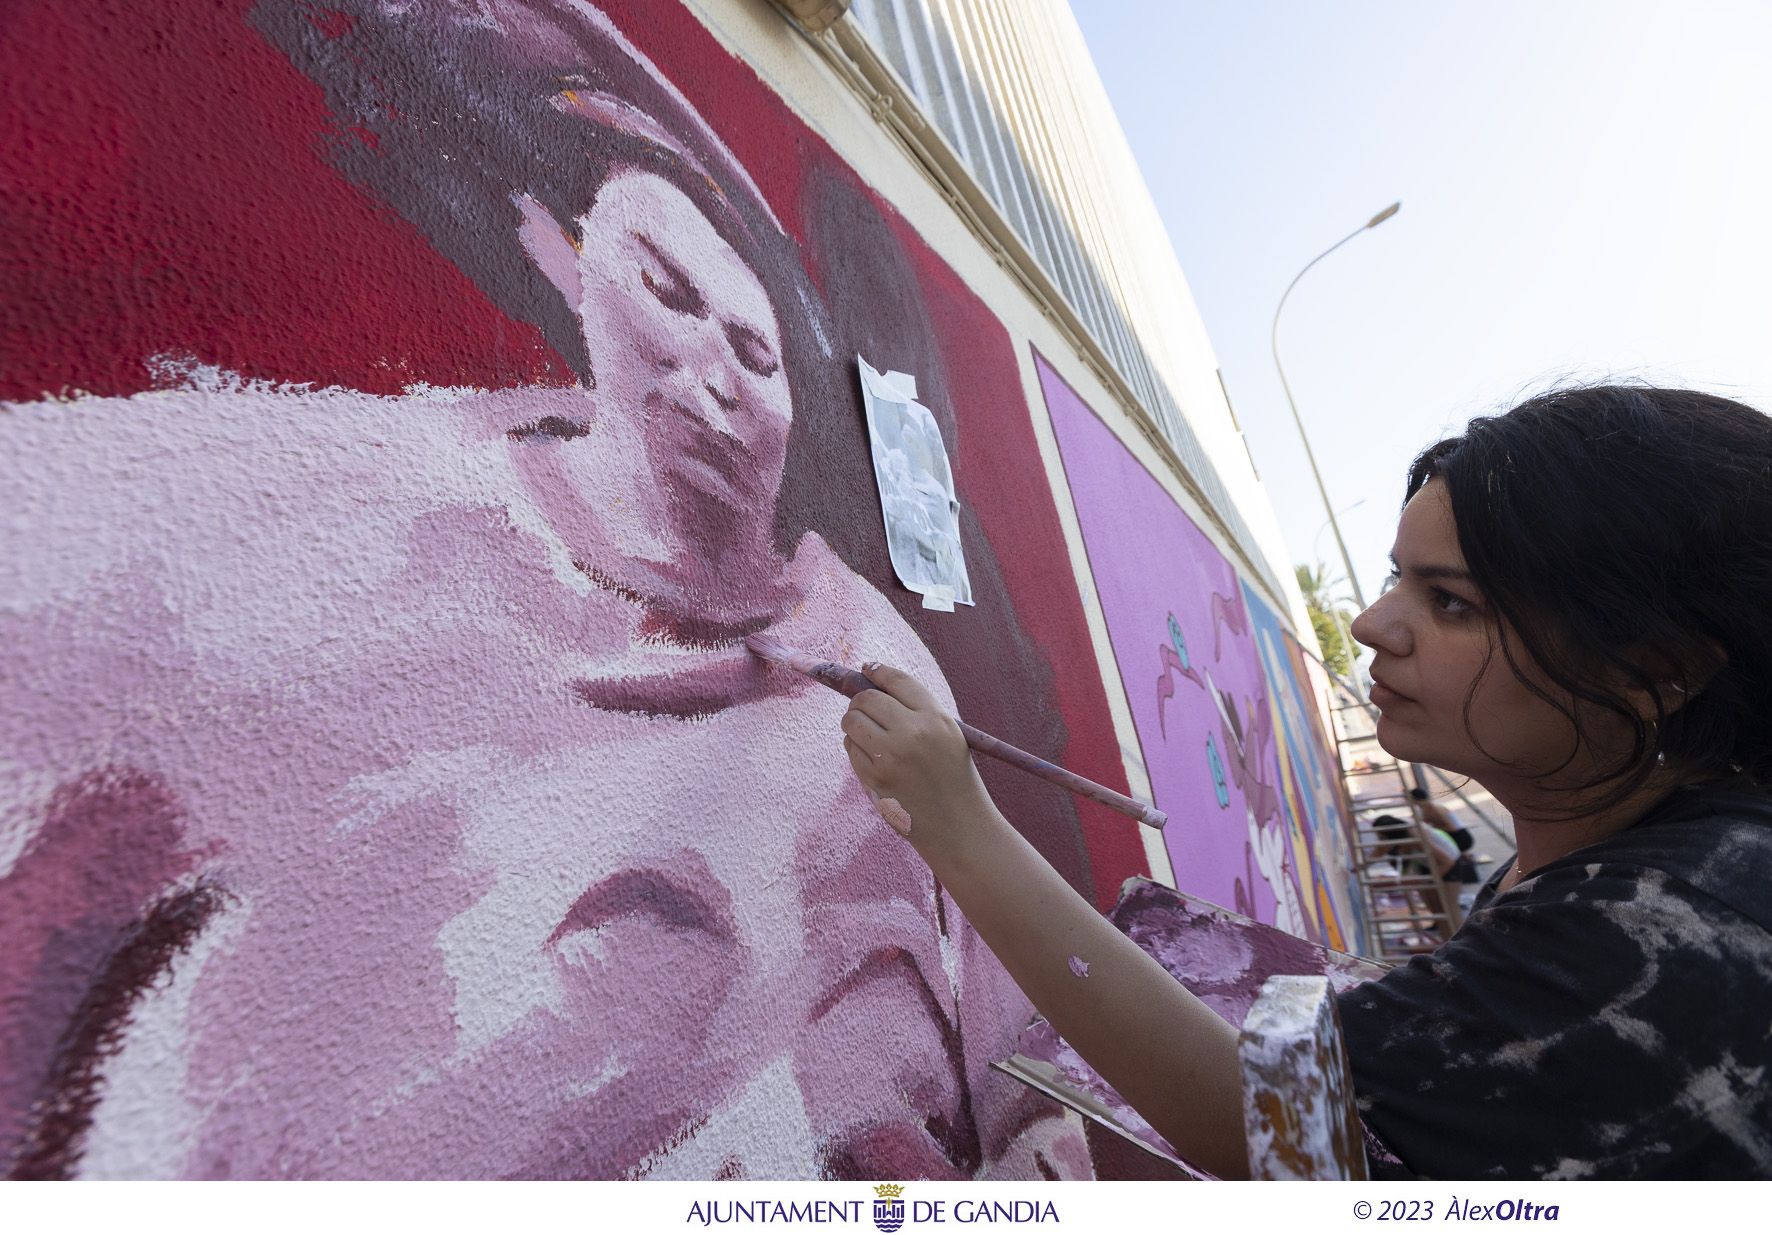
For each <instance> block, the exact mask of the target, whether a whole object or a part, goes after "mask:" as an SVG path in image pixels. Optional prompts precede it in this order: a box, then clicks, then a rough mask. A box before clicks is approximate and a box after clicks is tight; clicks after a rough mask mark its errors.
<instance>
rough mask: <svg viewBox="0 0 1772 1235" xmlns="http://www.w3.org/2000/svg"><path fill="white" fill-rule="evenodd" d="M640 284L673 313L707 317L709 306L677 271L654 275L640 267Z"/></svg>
mask: <svg viewBox="0 0 1772 1235" xmlns="http://www.w3.org/2000/svg"><path fill="white" fill-rule="evenodd" d="M640 282H641V283H643V284H645V285H646V290H647V291H649V292H651V293H652V294H653V296H654V297H656V298H657V300H658V303H660V304H662V305H663V306H664V307H665V308H667V309H669V310H671V311H672V312H673V313H681V314H683V315H684V316H686V317H706V316H707V315H708V306H707V303H706V302H705V301H703V300H702V298H701V293H700V292H698V291H696V290H695V287H694V285H693V284H691V283H690V282H689V281H688V280H686V279H684V278H683V277H681V275H680V274H679V273H678V272H676V271H670V272H667V273H665V274H654V273H653V272H652V271H651V270H648V269H647V268H646V267H644V266H642V267H640Z"/></svg>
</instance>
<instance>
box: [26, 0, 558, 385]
mask: <svg viewBox="0 0 1772 1235" xmlns="http://www.w3.org/2000/svg"><path fill="white" fill-rule="evenodd" d="M251 7H252V5H251V2H250V0H155V2H154V3H153V4H131V3H127V2H126V0H92V2H90V3H83V4H64V3H60V2H59V0H15V2H14V3H10V4H8V5H7V7H6V17H5V25H6V37H5V38H4V39H0V115H5V116H6V117H8V121H7V123H6V124H5V125H0V235H4V236H6V237H8V241H7V243H6V245H5V246H4V248H5V251H4V255H3V256H0V398H5V399H11V400H15V401H24V400H30V399H36V398H39V397H41V396H42V395H43V394H44V393H46V392H48V393H56V392H61V391H66V390H79V391H87V392H90V393H93V394H102V395H114V394H131V393H134V392H136V391H139V390H145V389H149V388H151V387H152V386H154V385H155V384H156V383H155V382H154V380H153V378H152V377H151V375H150V373H149V370H148V368H147V365H146V363H145V362H146V361H147V360H148V359H149V358H150V357H153V356H156V355H160V354H164V353H171V354H174V355H181V356H182V355H194V356H195V357H196V358H197V359H198V360H199V361H202V362H205V363H208V364H214V365H219V366H221V367H223V368H226V369H231V370H234V371H236V372H239V373H243V374H246V375H248V376H254V377H264V378H274V379H280V380H286V381H311V382H317V383H321V384H330V385H341V386H350V387H354V388H356V389H359V390H367V391H371V392H375V393H391V392H395V391H398V390H399V389H401V388H402V387H403V386H405V385H407V384H408V383H411V382H415V381H425V382H430V383H433V384H437V385H445V384H464V385H478V386H486V387H500V386H510V385H517V384H521V383H529V382H546V383H565V382H567V381H570V380H571V379H570V375H569V373H568V372H567V370H566V368H565V366H564V364H563V363H562V362H561V361H560V360H559V358H558V357H557V356H555V355H554V353H553V352H552V351H551V350H550V349H549V348H547V346H546V345H545V344H544V343H543V342H542V339H541V336H540V333H539V332H538V331H537V330H535V328H534V327H532V326H528V325H525V324H522V323H519V322H515V321H512V320H511V319H510V318H508V317H506V316H504V315H503V314H501V313H499V312H498V311H497V310H496V309H495V308H494V307H493V306H492V304H491V303H490V302H489V301H488V300H487V298H486V297H485V296H484V295H483V294H482V293H481V292H480V291H479V289H478V288H476V287H475V286H474V285H473V284H472V283H471V282H470V281H469V280H468V279H467V278H466V277H465V276H464V275H462V273H461V272H460V271H458V270H457V269H456V268H455V267H454V266H452V265H450V264H449V263H448V262H447V261H445V260H443V259H442V258H441V257H439V256H438V255H437V254H436V252H435V251H434V250H433V249H432V248H431V247H430V246H429V245H428V244H427V243H426V242H425V241H424V240H423V238H422V237H420V236H419V235H418V233H417V232H416V231H415V230H414V229H413V228H411V227H409V226H407V225H406V224H405V223H403V222H401V221H400V220H399V219H398V218H396V217H395V216H394V215H393V214H392V213H391V212H389V211H388V210H386V209H385V208H383V207H381V206H380V205H378V204H377V203H376V202H374V201H373V200H371V199H370V198H369V197H368V196H366V195H365V194H364V193H362V192H360V191H359V190H358V189H356V188H355V187H353V186H352V185H350V184H348V183H347V182H346V181H345V180H343V179H342V178H341V177H340V176H339V175H337V174H336V173H335V172H334V171H333V170H332V169H331V167H330V166H328V164H327V161H326V154H327V148H328V146H329V145H330V144H332V143H338V142H353V141H361V140H363V137H362V136H361V135H357V134H352V133H349V132H344V131H341V130H340V129H339V127H338V126H337V125H336V124H335V122H334V121H333V119H332V118H331V116H330V115H329V114H328V112H327V110H326V105H325V101H324V99H323V98H322V95H321V92H320V90H319V88H318V87H316V86H315V85H313V84H312V83H311V82H309V81H307V80H306V79H305V78H303V77H302V76H301V75H300V74H298V73H297V72H296V71H295V70H294V69H293V68H292V67H291V65H290V63H289V61H288V59H287V58H285V57H284V56H282V55H280V54H279V53H278V52H277V51H276V50H274V49H273V48H272V47H270V46H269V45H268V44H267V43H266V42H265V40H264V39H263V38H262V37H261V36H260V35H259V34H258V33H257V32H256V31H255V30H253V29H252V27H251V26H250V25H249V24H248V23H247V20H246V17H247V14H248V12H249V11H250V9H251Z"/></svg>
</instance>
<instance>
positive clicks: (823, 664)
mask: <svg viewBox="0 0 1772 1235" xmlns="http://www.w3.org/2000/svg"><path fill="white" fill-rule="evenodd" d="M744 642H745V646H746V647H748V648H750V650H751V651H752V652H753V653H754V654H756V655H757V656H759V657H761V658H762V659H764V660H766V661H768V662H769V663H770V664H772V665H781V666H782V667H783V668H787V669H792V670H794V671H795V672H797V673H803V674H805V675H806V676H807V677H809V678H811V679H812V680H813V681H815V682H822V683H824V684H825V685H826V686H828V687H830V688H831V689H832V690H834V691H838V692H840V693H842V694H845V695H848V696H849V697H850V698H851V699H853V698H854V697H855V696H856V695H859V694H860V693H861V692H862V691H864V690H878V689H879V687H877V686H875V685H874V684H873V683H872V682H870V681H868V678H867V675H866V674H864V673H862V672H860V671H859V670H856V669H851V668H849V667H848V666H847V665H839V664H837V663H836V662H835V661H830V660H819V659H818V658H817V657H816V656H811V655H809V654H807V653H805V652H798V651H795V650H794V649H793V648H791V647H788V646H787V645H786V644H784V643H781V642H779V641H778V640H775V639H771V638H770V637H769V636H768V635H751V636H750V637H748V638H747V639H746V640H745V641H744ZM959 724H960V732H961V733H963V734H965V735H966V745H968V746H970V747H971V748H972V749H973V750H975V751H977V752H978V753H979V754H981V755H989V756H991V758H993V759H1001V760H1002V761H1003V762H1004V763H1007V764H1008V765H1009V766H1011V767H1016V768H1020V769H1021V770H1022V771H1024V772H1032V773H1033V774H1034V775H1035V776H1038V777H1039V778H1040V779H1041V780H1048V781H1051V782H1052V783H1053V784H1055V785H1058V786H1060V787H1061V788H1064V789H1069V790H1070V791H1071V792H1072V793H1075V794H1080V795H1081V796H1083V797H1086V798H1088V799H1089V800H1090V801H1091V802H1100V803H1101V804H1102V805H1103V806H1108V807H1112V808H1113V809H1114V810H1117V811H1119V812H1120V813H1121V814H1122V815H1126V816H1128V817H1130V818H1132V819H1136V820H1138V822H1140V823H1142V824H1144V825H1145V826H1146V827H1151V828H1161V827H1162V826H1163V825H1164V824H1166V823H1168V822H1169V816H1168V815H1165V814H1164V813H1163V812H1162V811H1160V810H1158V809H1157V808H1156V807H1154V806H1147V805H1145V803H1143V802H1140V801H1139V800H1138V799H1137V798H1129V797H1127V796H1126V795H1125V794H1123V793H1116V792H1115V791H1114V790H1112V789H1109V788H1108V787H1107V786H1106V785H1098V784H1096V783H1095V782H1094V781H1092V780H1090V779H1089V778H1088V777H1086V776H1078V775H1077V774H1076V773H1075V772H1072V771H1070V770H1069V769H1068V768H1061V767H1059V766H1058V765H1057V764H1056V763H1052V762H1049V761H1048V760H1045V759H1042V758H1040V756H1038V755H1033V754H1029V753H1028V752H1027V751H1025V750H1023V749H1021V747H1019V746H1011V745H1009V743H1007V742H1005V741H1003V740H1002V739H1001V738H994V737H992V736H991V735H990V734H988V733H986V732H985V731H984V730H982V729H974V728H973V727H972V726H971V725H969V724H967V723H966V722H965V721H960V722H959Z"/></svg>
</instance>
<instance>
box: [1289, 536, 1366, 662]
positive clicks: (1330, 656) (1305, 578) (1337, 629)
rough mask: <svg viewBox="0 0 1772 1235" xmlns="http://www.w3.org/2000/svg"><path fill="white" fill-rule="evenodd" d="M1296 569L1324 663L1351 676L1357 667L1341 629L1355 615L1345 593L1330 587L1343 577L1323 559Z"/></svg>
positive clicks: (1299, 587)
mask: <svg viewBox="0 0 1772 1235" xmlns="http://www.w3.org/2000/svg"><path fill="white" fill-rule="evenodd" d="M1293 571H1294V572H1295V573H1296V575H1297V578H1298V590H1299V591H1300V592H1303V593H1304V607H1305V609H1306V610H1308V611H1309V613H1310V615H1311V629H1312V630H1314V631H1316V633H1317V646H1318V647H1319V648H1320V649H1321V650H1322V653H1323V663H1324V664H1325V665H1327V666H1328V667H1329V669H1330V671H1331V672H1333V673H1337V674H1339V675H1340V676H1342V677H1347V676H1348V675H1349V674H1350V673H1351V672H1352V671H1353V656H1352V654H1351V653H1352V649H1351V648H1349V647H1348V645H1347V643H1346V641H1345V640H1343V639H1342V637H1341V630H1342V623H1345V622H1348V621H1350V620H1351V615H1350V614H1349V613H1348V612H1347V610H1346V609H1344V608H1342V605H1343V604H1344V603H1345V601H1344V600H1343V599H1342V598H1341V597H1338V596H1332V595H1330V589H1331V588H1333V587H1334V586H1335V585H1336V584H1337V583H1339V582H1340V580H1339V579H1332V578H1330V576H1329V568H1328V567H1327V566H1325V565H1323V563H1321V562H1318V563H1317V564H1316V565H1315V566H1295V567H1293ZM1337 617H1339V618H1340V622H1337V620H1336V619H1337Z"/></svg>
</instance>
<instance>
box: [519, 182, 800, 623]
mask: <svg viewBox="0 0 1772 1235" xmlns="http://www.w3.org/2000/svg"><path fill="white" fill-rule="evenodd" d="M520 204H521V205H522V208H523V212H524V217H525V222H524V225H523V242H524V245H525V247H526V248H527V249H528V251H529V252H530V253H531V255H532V256H533V258H534V259H535V261H536V263H537V265H538V266H539V268H540V269H541V270H542V271H543V273H545V274H546V275H547V276H548V277H549V278H550V280H552V281H553V282H554V284H555V286H556V287H557V288H558V289H559V291H560V293H561V294H562V295H563V296H564V297H565V298H566V300H567V303H568V304H569V305H571V306H574V307H575V308H576V309H577V313H578V317H579V320H580V323H581V325H582V329H583V332H584V339H585V343H586V346H587V349H588V351H589V353H590V357H591V364H592V366H593V373H594V378H593V379H592V382H591V383H590V385H589V388H588V390H587V391H586V398H585V407H584V411H583V414H582V416H571V417H561V418H555V419H553V420H544V421H537V422H531V423H530V424H528V425H526V426H519V427H517V428H515V429H514V430H513V431H512V433H511V436H512V439H513V441H514V443H515V445H514V451H515V453H516V456H517V460H518V468H519V471H520V473H521V475H522V476H523V478H524V481H525V483H526V484H527V485H528V486H529V488H530V489H531V491H532V492H533V493H534V494H535V496H536V498H537V501H538V503H539V505H540V506H541V508H542V510H543V512H544V514H545V515H546V516H547V518H548V520H549V522H550V523H551V524H552V525H553V526H554V528H555V530H556V531H557V532H559V534H560V535H561V536H562V538H563V539H564V540H565V541H566V543H567V545H568V547H569V548H570V550H571V551H572V554H573V556H574V558H575V560H577V561H578V562H580V563H581V565H583V566H584V567H585V568H586V569H587V570H590V571H592V572H594V573H596V574H598V575H600V576H602V577H605V578H607V579H609V580H611V581H613V582H615V583H617V584H619V585H622V586H627V587H631V588H634V589H636V590H639V591H641V592H644V593H646V594H648V595H652V596H660V597H662V598H663V599H666V600H669V599H671V598H673V596H678V595H679V594H680V593H681V592H682V591H683V589H684V587H685V584H686V583H687V584H690V585H692V586H693V588H694V590H695V592H696V594H697V597H698V599H700V600H702V601H704V602H710V601H711V602H712V603H714V604H715V605H716V606H719V605H721V604H722V602H730V601H732V600H733V599H735V598H737V597H742V596H744V595H745V593H746V592H747V591H748V590H750V589H754V588H756V587H757V586H758V585H759V583H762V582H764V581H765V579H764V576H766V575H767V573H768V572H770V571H771V570H773V569H779V566H780V563H779V561H778V560H777V559H776V557H775V555H774V554H773V552H772V550H771V548H770V531H771V526H772V520H773V515H774V510H775V500H776V495H777V493H778V491H779V489H780V486H781V477H782V466H783V463H784V461H785V458H786V453H787V438H788V428H789V425H790V423H791V421H792V418H793V410H792V402H791V398H790V394H789V390H788V378H787V371H786V368H785V365H784V363H783V358H782V346H781V334H780V330H779V328H778V326H777V324H776V316H775V308H774V306H773V305H772V304H771V303H770V300H769V296H768V294H767V292H765V290H764V288H763V285H762V283H761V281H760V280H759V279H758V278H757V276H756V274H755V273H753V272H752V270H751V269H750V268H749V267H748V266H747V265H746V264H745V262H744V260H743V259H742V258H741V257H740V256H739V254H738V253H737V252H736V251H735V250H734V249H733V248H732V246H731V245H729V244H728V243H726V241H725V240H724V239H723V238H722V237H721V236H720V234H719V232H718V231H716V230H715V228H714V226H713V224H712V223H710V222H709V221H708V219H707V218H706V216H704V215H703V214H702V212H701V211H700V210H699V209H698V208H697V207H696V206H695V204H694V203H693V202H691V201H690V200H689V198H688V197H686V196H685V195H684V194H683V193H682V191H681V190H679V189H677V188H676V187H675V186H674V185H673V184H671V182H670V181H668V180H666V179H664V178H663V177H661V176H657V175H651V174H647V173H641V172H633V171H630V172H626V173H623V174H620V175H617V176H616V177H614V178H613V179H611V180H610V181H609V182H607V183H606V184H604V185H603V186H602V188H601V190H600V191H599V193H598V195H597V199H596V202H595V204H594V205H593V206H592V208H591V209H590V210H589V211H588V212H587V213H586V214H584V215H583V216H582V217H581V218H580V219H579V220H578V232H579V235H578V237H577V238H576V240H575V239H574V238H572V237H571V236H570V235H569V234H568V233H567V232H566V231H565V230H564V229H562V228H561V227H560V226H559V225H558V224H557V223H556V222H555V221H554V220H553V219H552V218H550V217H549V216H547V215H546V213H545V212H544V211H542V210H541V209H540V208H539V207H537V206H535V205H534V204H533V203H531V202H523V203H520Z"/></svg>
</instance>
